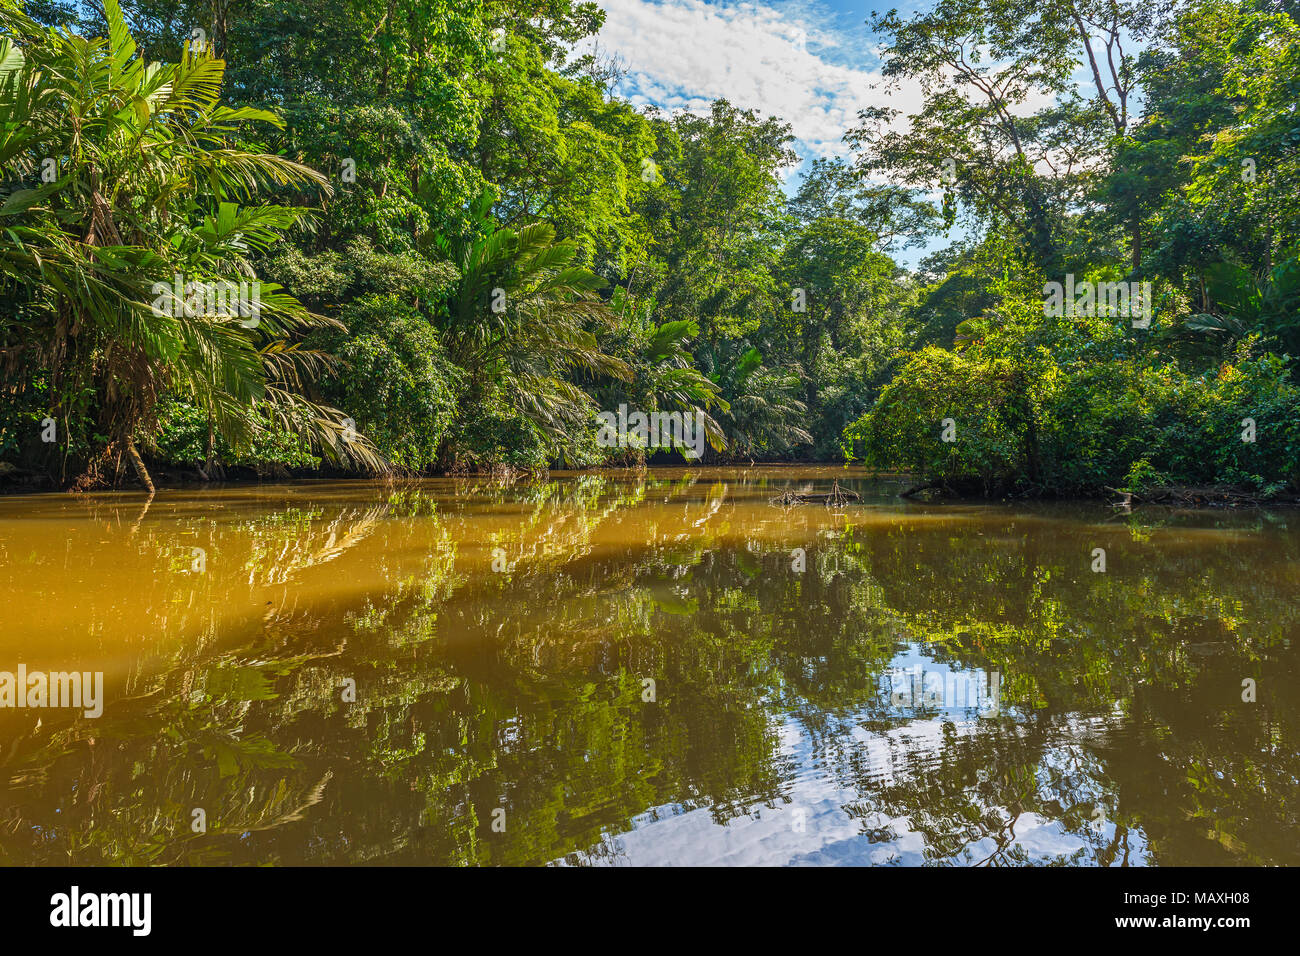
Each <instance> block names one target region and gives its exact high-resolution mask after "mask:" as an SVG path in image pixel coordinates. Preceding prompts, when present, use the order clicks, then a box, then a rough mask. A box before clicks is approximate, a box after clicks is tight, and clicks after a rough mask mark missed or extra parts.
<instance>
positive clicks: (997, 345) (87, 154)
mask: <svg viewBox="0 0 1300 956" xmlns="http://www.w3.org/2000/svg"><path fill="white" fill-rule="evenodd" d="M1298 15H1300V14H1298V13H1297V8H1296V6H1295V4H1294V3H1291V2H1288V0H1193V2H1178V3H1159V4H1147V3H1126V2H1120V0H1052V2H1048V3H1039V2H1034V3H1030V2H1026V0H938V2H936V3H934V4H933V5H930V6H928V7H927V8H925V9H917V10H914V11H912V12H910V13H899V12H897V11H889V12H883V13H877V14H872V15H871V21H870V28H871V31H872V34H871V35H872V36H874V37H876V38H878V40H879V43H880V47H879V63H878V67H877V69H876V70H875V71H874V72H872V73H871V77H872V87H871V89H870V91H869V95H867V96H866V97H865V98H864V99H863V100H862V101H861V102H859V103H856V104H855V106H856V115H854V116H852V117H850V120H851V121H850V122H846V124H845V127H844V129H843V130H842V138H841V143H840V145H839V146H838V147H837V148H836V149H834V150H832V151H831V152H830V153H829V154H826V155H814V154H812V153H809V152H808V151H807V150H806V149H804V148H803V147H802V146H801V144H800V143H799V142H798V141H797V140H796V137H795V136H794V134H793V132H792V126H791V123H790V120H791V119H792V117H782V116H777V115H772V114H771V113H769V112H767V111H766V110H764V109H763V108H762V104H754V103H743V104H737V103H733V102H730V101H728V100H727V99H724V98H718V99H715V100H713V101H712V102H707V103H701V104H699V105H698V106H697V107H695V108H691V109H661V108H659V107H657V106H655V105H647V104H645V103H642V102H639V103H635V104H634V103H633V102H632V100H631V99H629V98H628V97H626V96H624V95H622V94H621V93H620V90H621V89H622V85H623V84H622V80H623V79H624V77H625V75H626V71H627V67H626V64H625V63H623V62H622V61H621V60H620V58H619V57H618V56H616V55H611V54H609V53H608V52H607V51H603V50H602V48H601V47H600V44H599V39H600V36H601V31H602V28H603V25H604V23H605V20H606V13H605V12H604V11H603V10H602V9H601V8H600V7H599V5H597V4H595V3H575V2H571V0H546V2H543V3H521V2H516V0H478V2H467V3H461V2H457V3H440V2H427V0H419V2H415V0H387V2H378V0H295V2H292V3H289V2H275V0H258V2H253V3H243V4H235V3H231V2H228V0H138V2H134V0H133V2H127V3H124V4H120V3H119V2H118V0H107V2H105V3H104V4H103V5H102V6H101V5H99V4H75V3H60V2H50V0H38V2H28V3H18V2H16V0H4V2H3V3H0V177H2V178H0V231H2V237H0V238H2V239H3V244H2V245H0V484H2V485H3V487H4V488H5V489H7V490H11V491H12V490H19V491H23V490H35V489H70V490H76V491H87V490H92V489H103V488H112V487H143V488H146V489H149V488H153V487H154V486H155V483H156V482H173V483H174V482H195V481H197V482H213V481H220V480H223V479H235V478H245V479H252V478H258V479H269V478H288V477H303V476H335V477H347V476H353V477H369V476H376V475H405V476H418V475H433V474H442V475H447V474H450V475H457V474H470V473H499V474H514V475H522V474H542V473H544V472H545V471H546V470H547V469H553V468H590V467H608V466H623V467H626V466H631V467H640V466H642V465H645V464H646V463H649V464H655V463H659V464H671V463H672V462H674V461H675V462H678V463H681V462H682V461H683V460H684V457H683V449H682V448H681V447H676V446H674V445H673V444H672V443H663V444H658V445H657V444H654V443H651V442H647V441H645V440H644V438H642V439H641V440H639V441H638V440H635V439H634V440H631V441H625V442H620V443H616V444H613V445H611V444H610V443H608V442H605V443H602V442H600V441H598V437H597V436H598V435H599V433H600V427H601V426H600V421H601V419H600V416H601V414H602V413H604V414H607V415H608V414H612V413H613V412H614V411H616V410H617V409H618V408H620V406H626V407H627V408H628V409H631V410H633V411H634V412H636V413H640V414H642V415H646V416H649V415H652V414H655V413H672V412H679V413H682V414H684V415H688V416H694V415H697V414H698V415H700V416H701V420H702V421H703V422H704V427H705V431H706V434H707V439H708V440H707V447H705V448H704V450H703V456H702V457H703V460H704V462H705V463H712V464H722V463H741V462H743V463H749V462H753V461H768V462H781V461H785V462H843V461H852V462H861V463H864V464H866V465H867V466H868V467H870V468H872V469H875V470H879V471H883V472H888V471H891V470H892V471H902V472H906V473H909V474H912V475H914V476H915V478H916V480H917V485H918V487H926V488H929V489H934V490H935V491H936V492H937V493H940V494H955V495H976V496H982V497H1008V496H1012V497H1043V496H1052V497H1090V496H1098V495H1111V494H1113V493H1114V492H1115V491H1116V490H1118V491H1120V492H1121V493H1127V494H1130V495H1137V496H1139V497H1141V496H1142V495H1144V494H1147V495H1150V496H1157V495H1158V494H1159V493H1160V490H1161V489H1167V488H1184V489H1186V488H1192V489H1198V488H1199V489H1204V490H1205V491H1204V496H1203V497H1205V499H1206V500H1248V501H1260V500H1268V499H1280V498H1286V497H1288V496H1294V494H1295V492H1296V490H1297V488H1296V479H1297V462H1298V461H1300V390H1297V386H1296V383H1295V380H1294V377H1293V376H1294V366H1295V356H1297V355H1300V311H1298V309H1300V259H1297V243H1298V242H1300V231H1298V230H1300V162H1298V159H1297V157H1298V155H1300V125H1297V118H1296V113H1295V103H1296V101H1297V83H1298V82H1300V80H1298V77H1300V23H1298V22H1297V16H1298ZM637 99H638V100H640V99H644V97H637ZM1103 285H1106V286H1108V287H1110V286H1113V287H1115V288H1119V287H1120V286H1121V285H1122V286H1123V287H1124V288H1126V289H1127V288H1128V287H1130V286H1132V287H1134V288H1141V289H1142V290H1143V291H1144V293H1145V296H1144V298H1145V301H1144V303H1143V309H1144V313H1145V320H1144V321H1137V320H1136V319H1137V317H1136V316H1134V315H1130V314H1129V312H1131V311H1132V310H1131V309H1123V308H1121V309H1106V308H1101V307H1100V302H1099V307H1098V308H1095V309H1094V308H1076V309H1064V310H1062V309H1059V308H1057V309H1052V308H1050V307H1049V301H1048V300H1050V299H1051V298H1052V297H1053V295H1054V293H1052V292H1045V289H1050V288H1054V289H1057V290H1059V289H1060V288H1061V287H1062V286H1064V287H1065V288H1067V289H1071V290H1073V289H1075V288H1076V287H1078V288H1081V289H1082V288H1084V287H1086V288H1087V289H1089V290H1091V289H1092V288H1093V287H1094V286H1097V287H1098V288H1100V287H1102V286H1103ZM213 288H217V289H218V290H222V289H225V290H231V289H234V290H240V289H242V290H244V291H242V292H238V293H232V294H230V295H224V294H223V293H220V292H219V294H218V295H216V296H215V297H214V296H213V295H212V294H211V290H212V289H213ZM195 289H197V290H199V292H198V293H197V294H195V293H194V291H193V290H195ZM203 289H207V290H208V294H206V295H205V294H203V292H202V290H203ZM1057 298H1059V295H1058V296H1057ZM1125 298H1127V297H1125ZM214 299H215V301H216V302H217V305H216V306H214V305H213V302H214ZM226 299H230V300H231V301H230V304H226ZM254 311H255V313H256V314H255V315H254V314H253V312H254ZM945 419H952V420H953V421H954V423H955V425H956V440H954V441H945V440H942V439H941V422H942V421H943V420H945ZM1246 420H1249V422H1250V423H1251V424H1252V425H1253V429H1254V431H1253V435H1252V436H1251V438H1250V440H1248V441H1247V440H1243V438H1242V437H1241V436H1242V434H1243V431H1244V429H1245V428H1246V426H1245V425H1244V424H1243V422H1244V421H1246ZM685 460H695V459H685ZM1216 495H1217V496H1218V498H1217V499H1216ZM1225 496H1226V497H1225ZM1234 496H1236V497H1235V498H1234Z"/></svg>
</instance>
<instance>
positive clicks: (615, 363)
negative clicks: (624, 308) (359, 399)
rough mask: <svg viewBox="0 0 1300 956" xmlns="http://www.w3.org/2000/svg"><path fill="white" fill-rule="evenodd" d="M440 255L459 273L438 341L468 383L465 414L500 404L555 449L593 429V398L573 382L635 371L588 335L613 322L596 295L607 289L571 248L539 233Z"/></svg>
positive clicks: (490, 239) (624, 376) (530, 230)
mask: <svg viewBox="0 0 1300 956" xmlns="http://www.w3.org/2000/svg"><path fill="white" fill-rule="evenodd" d="M440 245H441V246H442V248H443V251H444V253H445V254H446V255H447V257H448V258H449V259H450V260H451V262H452V264H453V265H455V266H456V268H457V269H458V270H459V271H460V278H459V280H458V281H457V282H456V284H455V285H454V286H453V288H452V289H451V291H450V293H449V295H448V299H447V307H446V310H445V313H444V315H443V316H442V318H441V321H440V323H439V333H440V334H441V337H442V342H443V346H444V347H445V348H446V350H447V354H448V356H449V357H450V358H451V360H452V361H453V362H454V363H456V365H458V366H460V367H461V368H462V369H464V370H465V371H466V373H467V392H466V396H465V402H464V404H463V407H465V408H467V409H470V410H472V409H475V408H477V407H480V406H481V404H482V403H484V402H487V401H498V402H501V403H503V404H505V405H506V406H508V407H509V408H511V409H512V410H514V411H516V412H517V413H518V414H520V415H521V416H523V417H524V418H525V419H527V420H529V421H531V422H532V423H534V424H535V425H537V426H538V427H539V428H541V429H542V430H543V431H544V432H546V433H547V434H549V435H551V436H553V437H554V438H556V439H557V440H564V439H565V438H566V437H567V436H569V435H572V434H574V433H575V432H578V431H581V430H584V429H588V428H590V427H591V425H592V418H593V413H592V400H591V397H590V396H589V395H588V394H587V393H586V392H584V391H583V390H582V389H581V388H580V387H578V386H577V385H576V384H574V382H573V381H572V376H573V375H574V374H590V375H608V376H612V377H614V378H617V379H620V380H623V381H626V380H628V379H629V378H630V377H631V370H630V368H629V367H628V366H627V364H626V363H624V362H623V361H621V360H620V359H617V358H615V357H613V356H611V355H607V354H606V353H605V352H604V351H602V350H601V348H600V346H599V344H598V342H597V341H596V336H595V334H594V333H593V331H592V330H593V329H595V328H604V327H607V326H608V325H609V324H610V323H611V322H612V321H613V320H614V318H615V317H614V314H613V313H612V312H611V311H610V309H609V307H608V306H607V305H606V304H605V303H604V302H603V301H602V300H601V298H600V297H599V295H598V294H597V290H599V289H600V288H601V287H602V286H603V284H604V282H603V280H602V279H600V278H599V277H598V276H596V275H593V274H592V273H591V272H589V271H588V270H586V269H583V268H581V267H580V266H575V265H574V264H573V260H574V257H575V254H576V248H575V246H574V245H573V243H571V242H557V241H556V240H555V230H554V229H553V228H552V227H551V226H549V225H547V224H544V223H537V224H534V225H529V226H524V227H523V228H521V229H518V230H515V229H510V228H501V229H496V230H495V231H492V232H490V233H489V234H488V235H486V236H484V237H483V238H480V239H476V240H473V241H469V242H461V243H458V244H452V243H446V242H441V243H440ZM470 413H471V414H472V413H473V412H472V411H471V412H470Z"/></svg>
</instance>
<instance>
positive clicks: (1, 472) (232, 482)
mask: <svg viewBox="0 0 1300 956" xmlns="http://www.w3.org/2000/svg"><path fill="white" fill-rule="evenodd" d="M745 467H746V466H744V465H736V464H734V463H729V462H712V463H704V464H690V465H687V464H682V463H678V462H672V463H662V462H660V463H652V464H642V465H640V466H606V467H600V468H587V469H578V470H576V472H574V471H571V470H569V469H554V470H550V469H548V470H545V471H526V470H521V469H516V468H510V467H508V466H501V467H498V468H491V469H480V470H456V471H444V472H436V473H420V474H400V473H394V474H391V475H386V476H385V475H359V474H357V473H356V472H349V471H343V470H341V469H333V468H328V467H325V468H311V469H289V468H282V469H279V470H278V471H277V473H274V474H270V473H265V472H262V473H259V471H258V470H257V469H255V468H249V467H240V466H232V467H228V468H224V467H223V468H221V469H219V471H217V472H215V473H214V474H215V475H217V476H218V477H213V476H210V475H208V474H207V473H205V472H204V471H203V470H202V469H197V468H175V467H170V468H169V467H156V468H154V469H151V472H152V474H153V477H154V484H155V487H156V488H157V489H170V490H187V491H190V490H206V489H219V488H231V487H234V488H238V487H243V486H247V485H261V484H272V483H280V482H285V481H355V482H358V483H364V482H372V481H375V480H379V479H383V478H391V479H392V480H394V481H401V480H421V479H428V478H467V479H471V478H480V479H492V480H496V481H500V482H505V483H507V484H512V483H514V482H522V481H527V480H530V479H533V480H545V479H547V478H549V477H550V476H552V475H553V474H557V473H560V474H569V473H587V474H610V475H615V474H626V473H627V472H629V471H630V472H653V471H659V470H664V469H672V468H677V469H688V470H693V469H700V470H701V471H703V470H704V469H713V468H742V469H743V468H745ZM850 467H852V466H849V465H846V464H845V463H844V462H838V461H820V462H806V461H789V462H751V463H749V465H748V468H751V469H752V468H761V469H783V468H790V469H808V468H816V469H830V471H829V472H828V474H827V475H826V480H825V481H816V482H814V483H813V486H812V487H810V488H808V489H806V490H805V491H803V492H797V493H796V492H790V491H786V492H784V493H783V494H782V495H780V496H778V497H777V498H774V499H773V502H774V503H776V504H781V505H787V506H788V505H798V504H810V503H811V504H835V505H850V504H858V503H860V501H859V500H858V499H857V496H856V495H855V494H854V493H852V492H847V493H846V492H845V491H843V490H842V489H840V488H839V486H838V478H837V476H836V472H838V471H840V470H843V469H847V468H850ZM870 477H872V478H873V479H885V480H892V481H897V482H898V483H899V492H898V498H900V499H904V500H913V501H925V502H927V503H930V504H942V503H944V502H951V503H971V502H989V503H995V502H996V503H1003V504H1007V503H1014V502H1023V501H1060V502H1071V501H1077V502H1097V501H1109V502H1110V503H1111V504H1112V505H1114V506H1115V508H1117V509H1119V510H1127V509H1131V508H1133V507H1135V506H1141V505H1159V506H1165V507H1175V508H1206V509H1214V508H1264V507H1268V508H1274V507H1295V506H1298V505H1300V493H1298V492H1293V491H1283V492H1280V493H1276V494H1272V495H1267V494H1263V493H1261V492H1259V491H1258V490H1256V489H1253V488H1249V487H1246V486H1242V485H1228V484H1223V485H1167V486H1160V487H1154V488H1145V489H1141V490H1138V491H1129V490H1125V489H1119V488H1109V487H1108V488H1104V489H1100V490H1099V491H1097V492H1096V493H1092V494H1089V493H1076V494H1055V493H1049V492H1045V491H1041V490H1040V491H1038V492H1037V493H1033V494H1026V493H1015V492H1012V493H1008V494H1003V495H986V494H981V493H977V492H975V491H973V490H971V489H962V488H953V487H952V486H950V485H947V484H944V483H940V482H919V481H917V480H916V479H914V478H913V477H911V476H909V475H906V474H895V473H881V472H872V473H871V475H870ZM823 485H824V487H823ZM95 490H96V491H145V490H147V489H145V488H144V487H143V486H142V485H140V484H139V482H138V481H136V480H134V479H126V480H124V481H123V482H121V483H120V484H118V485H116V486H111V487H105V488H101V489H95ZM65 492H66V493H68V494H78V493H79V492H77V491H75V490H74V489H71V488H61V487H59V486H58V485H57V484H56V483H54V482H52V481H50V480H49V478H48V476H45V475H42V474H40V473H37V472H32V471H27V470H24V469H20V468H16V467H14V466H13V465H11V464H9V463H7V462H0V496H14V495H26V494H54V493H65Z"/></svg>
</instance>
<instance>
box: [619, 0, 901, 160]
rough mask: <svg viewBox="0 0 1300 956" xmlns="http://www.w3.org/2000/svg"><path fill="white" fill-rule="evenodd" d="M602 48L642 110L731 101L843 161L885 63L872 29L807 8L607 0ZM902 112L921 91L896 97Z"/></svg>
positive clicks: (876, 96)
mask: <svg viewBox="0 0 1300 956" xmlns="http://www.w3.org/2000/svg"><path fill="white" fill-rule="evenodd" d="M601 6H602V7H603V8H604V9H605V11H606V18H605V26H604V28H603V29H602V30H601V33H600V38H599V42H600V45H601V46H602V47H603V48H605V49H607V50H609V51H612V52H615V53H617V54H619V55H620V56H621V57H622V58H623V59H624V60H625V61H626V64H627V67H628V70H629V73H628V76H627V79H626V80H625V81H624V83H623V86H622V87H621V90H620V92H622V93H623V94H624V95H626V96H627V97H628V99H630V100H631V101H632V102H633V103H634V104H635V105H638V106H644V105H655V106H659V107H661V108H664V109H668V110H688V111H704V110H707V108H708V105H709V103H710V102H711V101H712V100H714V99H716V98H718V97H726V98H727V99H728V100H730V101H731V102H732V103H734V104H735V105H737V106H740V107H743V108H749V109H755V110H757V111H759V112H760V113H762V114H764V115H769V114H770V115H774V116H778V117H780V118H781V119H783V120H785V121H786V122H788V123H789V124H790V126H791V128H792V129H793V132H794V135H795V137H796V138H797V139H798V141H799V142H798V147H799V152H801V153H802V154H803V155H805V156H810V157H824V156H837V155H839V156H842V155H846V154H847V149H846V148H845V146H844V144H843V143H842V142H841V137H842V136H843V135H844V132H845V130H847V129H849V128H850V127H851V126H853V125H855V124H856V120H857V113H858V110H860V109H862V108H863V107H864V106H867V105H872V104H879V103H880V102H881V100H882V97H883V96H884V94H882V93H881V92H879V91H875V92H873V90H872V86H873V85H875V84H878V83H879V82H880V73H879V71H878V70H877V69H871V68H868V67H867V66H866V65H865V63H864V65H862V66H854V65H852V64H853V62H854V61H855V60H856V61H866V60H870V61H871V62H872V63H875V62H877V61H876V60H875V57H874V56H873V55H872V53H871V51H870V49H869V43H870V36H869V32H868V30H867V28H866V26H865V24H862V23H858V25H857V27H858V28H857V29H848V30H846V28H845V27H846V25H845V23H843V22H842V21H841V22H837V21H835V20H834V19H833V16H832V15H831V14H830V13H829V12H827V11H826V10H824V9H822V8H819V7H816V6H809V5H805V4H799V3H785V4H781V5H779V6H778V5H776V4H769V3H726V4H720V3H706V2H703V0H659V2H655V0H601ZM889 100H890V102H889V105H891V106H893V107H895V108H897V109H901V110H903V111H904V112H908V111H910V110H915V109H916V108H918V107H919V105H920V102H921V99H920V95H919V91H917V90H916V89H915V88H911V89H909V88H904V89H903V90H902V91H898V92H893V93H891V94H889Z"/></svg>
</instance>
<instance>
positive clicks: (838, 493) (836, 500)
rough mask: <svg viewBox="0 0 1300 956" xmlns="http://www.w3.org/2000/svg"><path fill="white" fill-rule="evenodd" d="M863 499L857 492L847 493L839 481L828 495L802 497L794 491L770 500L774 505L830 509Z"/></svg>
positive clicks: (783, 493) (782, 493) (832, 486)
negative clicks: (823, 506)
mask: <svg viewBox="0 0 1300 956" xmlns="http://www.w3.org/2000/svg"><path fill="white" fill-rule="evenodd" d="M860 500H861V498H860V496H859V495H858V493H857V492H856V491H847V490H845V489H844V488H841V487H840V482H839V479H838V478H837V479H836V480H835V483H834V484H833V485H831V490H830V492H829V493H828V494H819V495H801V494H798V493H797V492H794V491H783V492H781V494H779V495H777V496H776V497H775V498H771V499H769V501H770V502H771V503H772V504H774V505H806V504H824V505H826V506H827V507H828V508H829V507H832V506H833V507H839V506H841V505H846V504H848V503H849V502H850V501H860Z"/></svg>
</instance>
